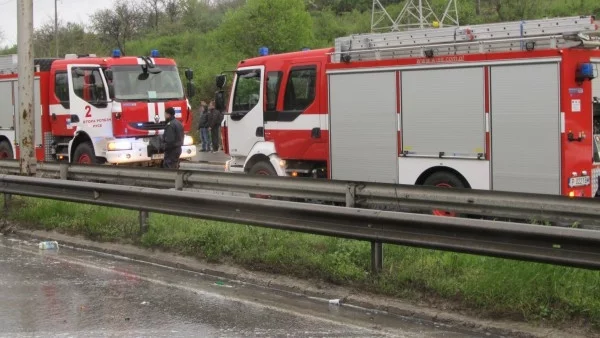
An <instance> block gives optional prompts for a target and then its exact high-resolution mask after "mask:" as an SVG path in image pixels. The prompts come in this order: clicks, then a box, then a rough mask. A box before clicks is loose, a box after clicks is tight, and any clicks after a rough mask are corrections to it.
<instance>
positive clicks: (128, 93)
mask: <svg viewBox="0 0 600 338" xmlns="http://www.w3.org/2000/svg"><path fill="white" fill-rule="evenodd" d="M111 69H112V71H113V86H114V97H115V99H116V100H168V99H183V98H184V94H183V86H182V84H181V79H180V77H179V72H178V71H177V67H175V66H160V69H161V70H162V72H160V73H158V74H152V73H147V74H144V73H143V71H142V67H141V66H113V67H112V68H111Z"/></svg>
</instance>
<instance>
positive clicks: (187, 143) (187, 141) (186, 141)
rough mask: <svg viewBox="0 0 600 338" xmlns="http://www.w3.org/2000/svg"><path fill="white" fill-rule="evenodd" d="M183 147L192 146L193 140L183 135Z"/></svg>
mask: <svg viewBox="0 0 600 338" xmlns="http://www.w3.org/2000/svg"><path fill="white" fill-rule="evenodd" d="M183 145H184V146H191V145H194V138H193V137H191V136H189V135H185V137H184V138H183Z"/></svg>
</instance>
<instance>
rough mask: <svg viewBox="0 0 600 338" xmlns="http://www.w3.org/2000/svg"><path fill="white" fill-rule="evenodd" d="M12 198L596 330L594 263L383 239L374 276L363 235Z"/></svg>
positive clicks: (77, 229)
mask: <svg viewBox="0 0 600 338" xmlns="http://www.w3.org/2000/svg"><path fill="white" fill-rule="evenodd" d="M15 202H18V203H14V207H13V208H12V211H11V212H10V214H9V215H8V217H9V218H10V219H11V220H13V221H17V222H19V223H20V224H23V225H28V226H29V227H33V228H37V229H47V230H50V229H54V230H57V231H61V232H66V233H70V234H82V235H85V236H86V237H88V238H90V239H93V240H97V241H125V242H129V243H134V244H137V245H140V246H143V247H148V248H160V249H163V250H167V251H171V252H177V253H180V254H184V255H189V256H194V257H198V258H202V259H206V260H208V261H211V262H224V263H233V264H237V265H240V266H243V267H246V268H249V269H253V270H261V271H267V272H275V273H280V274H286V275H290V276H295V277H301V278H318V279H322V280H324V281H327V282H331V283H335V284H343V285H350V286H352V287H356V288H359V289H362V290H367V291H369V292H376V293H380V294H384V295H389V296H395V297H399V298H403V299H409V300H418V301H424V302H426V303H438V304H440V303H445V304H446V305H448V304H449V305H450V306H451V307H454V308H457V309H465V310H468V311H469V312H472V313H477V314H483V315H486V316H491V317H493V318H510V319H518V320H527V321H534V322H535V321H540V320H545V321H548V322H550V323H551V324H552V325H565V324H566V325H570V326H572V325H573V321H574V320H578V321H579V323H584V324H591V325H589V326H590V327H592V328H593V329H594V330H598V329H600V272H598V271H588V270H582V269H573V268H565V267H558V266H552V265H546V264H537V263H528V262H518V261H512V260H504V259H496V258H489V257H482V256H474V255H466V254H457V253H449V252H442V251H434V250H425V249H416V248H408V247H401V246H393V245H385V246H384V271H383V273H382V274H380V275H379V276H378V277H374V276H372V275H371V274H370V273H369V272H368V271H369V264H370V244H369V243H366V242H360V241H353V240H343V239H336V238H330V237H323V236H315V235H308V234H299V233H293V232H287V231H278V230H270V229H263V228H258V227H251V226H243V225H234V224H227V223H220V222H212V221H204V220H196V219H189V218H182V217H173V216H166V215H159V214H151V216H150V230H149V232H148V233H147V234H145V235H143V236H141V237H140V236H138V234H137V231H138V229H139V226H138V219H137V217H138V216H137V215H138V214H137V212H134V211H125V210H120V209H111V208H104V207H95V206H87V205H80V204H73V203H64V202H58V201H49V200H42V199H29V198H15ZM586 326H587V325H586Z"/></svg>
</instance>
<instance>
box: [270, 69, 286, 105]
mask: <svg viewBox="0 0 600 338" xmlns="http://www.w3.org/2000/svg"><path fill="white" fill-rule="evenodd" d="M282 75H283V73H282V72H269V73H268V74H267V109H266V110H267V111H275V110H277V97H278V96H279V87H280V84H281V77H282Z"/></svg>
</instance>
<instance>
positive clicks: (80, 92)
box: [72, 69, 107, 105]
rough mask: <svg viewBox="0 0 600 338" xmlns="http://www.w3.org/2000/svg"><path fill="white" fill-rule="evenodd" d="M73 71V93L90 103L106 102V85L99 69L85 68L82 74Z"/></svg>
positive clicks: (101, 103)
mask: <svg viewBox="0 0 600 338" xmlns="http://www.w3.org/2000/svg"><path fill="white" fill-rule="evenodd" d="M72 73H73V91H74V92H75V95H77V96H79V97H80V98H81V99H83V100H85V101H86V102H88V103H90V104H92V105H98V104H100V105H103V104H106V100H107V96H106V87H105V86H104V81H102V76H101V75H100V70H99V69H86V70H84V74H83V75H78V74H77V73H76V72H75V71H73V72H72Z"/></svg>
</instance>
